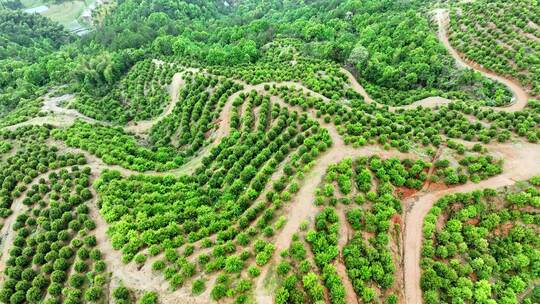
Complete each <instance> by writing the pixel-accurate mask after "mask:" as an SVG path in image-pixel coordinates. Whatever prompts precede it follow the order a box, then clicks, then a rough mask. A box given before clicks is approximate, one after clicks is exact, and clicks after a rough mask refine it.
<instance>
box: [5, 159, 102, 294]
mask: <svg viewBox="0 0 540 304" xmlns="http://www.w3.org/2000/svg"><path fill="white" fill-rule="evenodd" d="M89 186H90V168H83V169H79V167H77V166H73V167H71V168H70V169H69V170H68V169H60V170H55V171H51V172H50V173H49V174H48V176H47V177H46V178H45V177H44V178H40V179H39V181H38V182H37V183H34V184H33V185H32V186H31V188H29V189H28V190H27V191H26V193H25V197H24V198H23V199H22V201H21V203H22V204H24V205H25V206H26V210H25V211H24V212H23V213H20V214H18V215H17V217H16V219H15V222H14V223H13V225H12V228H11V229H13V232H12V233H14V237H13V243H12V244H4V245H5V246H10V247H9V251H8V252H9V253H8V254H9V256H8V257H7V258H6V262H5V263H6V264H5V267H6V268H5V271H4V273H3V274H2V275H3V279H2V281H3V282H2V288H1V289H0V301H2V302H3V303H81V302H83V301H85V302H98V301H100V300H102V299H104V297H105V294H106V289H105V285H106V283H107V280H108V278H107V274H106V273H105V270H106V264H105V262H104V261H102V260H101V252H100V251H99V250H98V249H97V248H96V247H95V246H96V237H95V236H94V235H92V232H91V231H92V230H93V229H94V228H95V223H94V221H93V220H92V219H91V218H90V216H89V215H88V212H89V208H88V205H87V202H88V200H89V199H91V198H92V194H91V192H90V190H89V189H88V187H89Z"/></svg>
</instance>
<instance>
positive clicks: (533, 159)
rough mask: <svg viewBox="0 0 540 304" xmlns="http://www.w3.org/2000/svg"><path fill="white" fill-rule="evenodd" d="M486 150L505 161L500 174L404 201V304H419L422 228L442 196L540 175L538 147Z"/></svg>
mask: <svg viewBox="0 0 540 304" xmlns="http://www.w3.org/2000/svg"><path fill="white" fill-rule="evenodd" d="M489 149H490V151H492V152H497V153H500V154H502V155H504V156H503V158H504V159H505V163H504V166H503V167H504V168H503V173H502V174H500V175H498V176H495V177H493V178H490V179H488V180H484V181H481V182H479V183H477V184H474V183H471V182H469V183H467V184H465V185H461V186H456V187H453V188H449V189H445V190H441V191H436V192H431V193H427V194H426V193H421V194H420V196H417V197H413V198H411V199H409V200H408V201H406V202H405V208H406V210H407V212H406V213H405V232H404V281H405V282H404V283H405V297H406V303H422V290H421V289H420V277H421V269H420V256H421V249H422V240H423V235H422V226H423V220H424V217H425V216H426V215H427V213H428V212H429V210H430V209H431V208H432V207H433V205H434V204H435V203H436V202H437V200H438V199H439V198H441V197H443V196H444V195H447V194H451V193H457V192H469V191H473V190H477V189H483V188H500V187H504V186H510V185H513V184H514V183H515V182H516V181H519V180H527V179H529V178H531V177H533V176H535V175H538V174H540V166H538V159H540V146H538V145H535V144H529V143H521V144H496V145H490V146H489Z"/></svg>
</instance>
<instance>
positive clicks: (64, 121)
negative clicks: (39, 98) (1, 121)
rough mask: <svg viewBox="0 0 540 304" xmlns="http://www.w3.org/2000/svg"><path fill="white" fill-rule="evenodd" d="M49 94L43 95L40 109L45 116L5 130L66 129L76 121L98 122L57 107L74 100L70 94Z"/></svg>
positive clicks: (76, 112)
mask: <svg viewBox="0 0 540 304" xmlns="http://www.w3.org/2000/svg"><path fill="white" fill-rule="evenodd" d="M50 94H51V93H49V94H47V95H45V97H44V101H43V106H42V108H41V111H42V112H44V113H47V115H46V116H37V117H34V118H31V119H29V120H27V121H23V122H21V123H18V124H14V125H11V126H7V127H5V128H6V129H7V130H10V131H13V130H15V129H17V128H19V127H22V126H30V125H45V124H48V125H52V126H54V127H59V128H62V127H67V126H70V125H72V124H73V123H74V122H75V120H76V119H81V120H84V121H86V122H89V123H97V122H98V121H97V120H95V119H93V118H90V117H88V116H85V115H83V114H81V113H79V112H78V111H76V110H73V109H67V108H63V107H60V106H59V104H60V103H62V102H66V101H68V100H72V99H73V98H74V96H73V95H72V94H66V95H62V96H54V97H51V96H50ZM100 123H103V122H100Z"/></svg>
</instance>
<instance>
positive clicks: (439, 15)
mask: <svg viewBox="0 0 540 304" xmlns="http://www.w3.org/2000/svg"><path fill="white" fill-rule="evenodd" d="M435 18H436V20H437V22H438V25H439V31H438V36H439V40H440V41H441V42H442V43H443V44H444V46H445V47H446V49H447V50H448V52H449V53H450V55H452V57H454V59H455V60H456V63H457V65H458V66H460V67H468V68H471V69H473V70H476V71H478V72H480V73H481V74H482V75H484V76H486V77H487V78H490V79H493V80H495V81H497V82H500V83H502V84H504V85H505V86H506V87H508V89H509V90H510V91H511V92H512V94H513V95H514V99H513V101H514V102H513V103H512V104H511V105H510V106H508V107H501V108H495V107H493V108H492V109H494V110H500V111H506V112H516V111H520V110H523V108H525V107H526V106H527V102H528V100H529V99H530V98H531V96H530V95H529V93H527V92H526V91H525V90H524V89H523V87H521V85H520V84H519V83H518V82H517V81H515V80H512V79H508V78H505V77H502V76H500V75H497V74H495V73H493V72H492V71H489V70H488V69H486V68H484V67H483V66H481V65H479V64H477V63H475V62H471V61H468V60H464V59H463V58H462V56H461V55H460V53H458V52H457V51H456V50H455V49H454V48H453V47H452V45H451V44H450V41H449V40H448V24H449V23H450V17H449V14H448V10H446V9H437V10H435Z"/></svg>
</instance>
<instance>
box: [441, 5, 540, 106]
mask: <svg viewBox="0 0 540 304" xmlns="http://www.w3.org/2000/svg"><path fill="white" fill-rule="evenodd" d="M539 14H540V9H539V8H538V5H537V4H536V3H535V2H531V1H526V0H518V1H512V2H508V1H503V0H497V1H474V2H471V3H467V4H464V5H463V6H461V7H460V8H457V9H455V10H454V11H453V12H452V14H451V16H450V18H451V19H450V33H451V35H450V41H451V43H452V45H454V46H455V47H456V48H457V49H458V50H459V51H460V52H462V53H463V54H464V55H465V56H466V57H467V58H468V59H471V60H472V61H474V62H477V63H479V64H481V65H482V66H484V67H485V68H487V69H490V70H492V71H494V72H496V73H499V74H502V75H507V76H510V77H513V78H516V79H518V80H519V82H520V83H521V84H523V86H525V87H527V88H528V89H529V91H530V92H531V94H532V95H533V96H539V95H540V79H539V78H538V71H539V69H540V58H539V54H540V30H539V22H540V20H539V19H538V15H539Z"/></svg>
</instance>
